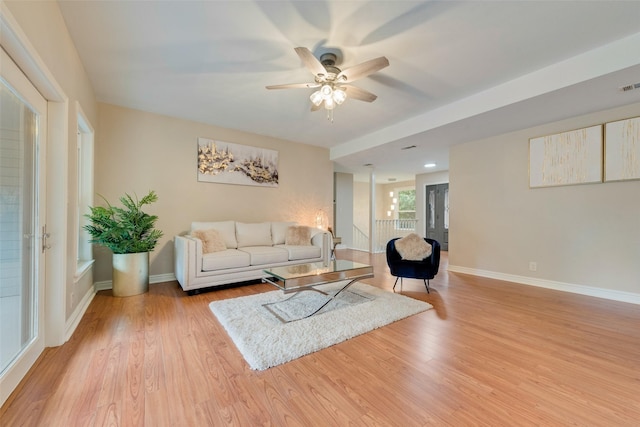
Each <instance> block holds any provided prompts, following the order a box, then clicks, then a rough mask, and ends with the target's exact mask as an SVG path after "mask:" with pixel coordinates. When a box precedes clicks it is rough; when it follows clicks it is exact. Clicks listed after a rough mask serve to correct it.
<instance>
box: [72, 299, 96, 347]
mask: <svg viewBox="0 0 640 427" xmlns="http://www.w3.org/2000/svg"><path fill="white" fill-rule="evenodd" d="M95 295H96V290H95V289H94V288H89V290H88V291H87V293H86V294H85V295H84V297H82V300H81V301H80V304H78V306H77V307H76V309H75V310H73V313H71V316H69V319H67V322H66V324H65V325H64V342H67V341H69V338H71V335H73V332H74V331H75V330H76V328H77V327H78V324H79V323H80V320H81V319H82V316H84V313H85V312H86V311H87V308H89V304H90V303H91V301H92V300H93V297H94V296H95Z"/></svg>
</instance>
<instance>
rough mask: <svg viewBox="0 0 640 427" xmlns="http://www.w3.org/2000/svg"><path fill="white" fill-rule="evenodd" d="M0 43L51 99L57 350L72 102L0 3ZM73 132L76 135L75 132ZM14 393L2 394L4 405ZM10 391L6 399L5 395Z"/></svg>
mask: <svg viewBox="0 0 640 427" xmlns="http://www.w3.org/2000/svg"><path fill="white" fill-rule="evenodd" d="M0 43H1V47H2V49H3V50H5V51H6V52H7V54H8V55H9V56H10V57H11V58H12V59H13V61H14V62H15V63H16V64H17V65H18V67H20V69H21V70H22V72H23V73H24V74H25V75H26V76H27V78H28V79H29V80H30V81H31V83H32V84H33V86H35V88H36V89H37V90H38V91H39V92H40V94H42V96H43V97H44V98H45V100H46V101H47V115H48V117H47V131H46V133H47V145H48V149H47V157H46V160H45V162H46V165H42V166H43V167H44V170H45V171H46V178H45V179H46V181H47V195H46V207H45V210H46V215H47V217H46V223H47V231H48V232H49V233H50V235H51V238H50V239H49V243H50V245H51V249H49V252H48V253H47V262H46V266H45V283H46V292H45V296H44V330H43V331H42V333H43V334H44V335H43V336H44V346H46V347H51V346H58V345H61V344H63V343H64V340H65V313H66V306H65V303H66V301H65V297H64V296H65V287H66V283H67V280H66V279H67V277H66V276H67V274H66V268H67V264H68V262H67V234H68V233H67V224H66V221H67V199H68V188H67V187H68V186H67V181H68V176H67V175H68V168H67V163H68V152H69V150H68V145H69V137H68V135H69V131H68V129H69V99H68V97H67V96H66V94H65V93H64V91H63V90H62V88H61V87H60V86H59V85H58V83H57V81H56V80H55V78H54V77H53V75H52V74H51V72H50V71H49V69H48V67H47V66H46V65H45V63H44V61H43V60H42V59H41V58H40V56H39V55H38V53H37V51H36V50H35V48H34V47H33V46H32V45H31V43H30V42H29V40H28V38H27V37H26V35H25V34H24V32H23V31H22V29H21V28H20V26H19V25H18V23H17V22H16V20H15V18H14V17H13V15H11V13H10V11H9V9H8V7H7V6H6V4H4V2H0ZM74 134H75V133H74ZM10 392H11V390H9V391H6V390H3V392H2V395H0V404H2V403H3V402H4V399H6V397H8V394H9V393H10ZM5 393H6V396H5Z"/></svg>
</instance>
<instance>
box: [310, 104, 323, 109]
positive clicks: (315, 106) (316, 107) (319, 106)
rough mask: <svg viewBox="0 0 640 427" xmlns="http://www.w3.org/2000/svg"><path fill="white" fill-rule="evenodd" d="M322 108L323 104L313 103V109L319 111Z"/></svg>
mask: <svg viewBox="0 0 640 427" xmlns="http://www.w3.org/2000/svg"><path fill="white" fill-rule="evenodd" d="M320 108H322V104H320V105H316V104H311V111H318V110H319V109H320Z"/></svg>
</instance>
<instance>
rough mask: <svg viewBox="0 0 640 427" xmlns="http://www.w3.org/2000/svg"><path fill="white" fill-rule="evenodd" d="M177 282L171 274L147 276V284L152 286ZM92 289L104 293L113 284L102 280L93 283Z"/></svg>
mask: <svg viewBox="0 0 640 427" xmlns="http://www.w3.org/2000/svg"><path fill="white" fill-rule="evenodd" d="M177 280H178V279H176V276H175V274H173V273H166V274H154V275H153V276H149V284H152V285H153V284H155V283H164V282H173V281H177ZM93 287H94V288H95V290H96V292H98V291H106V290H108V289H111V288H113V283H112V282H111V280H103V281H101V282H95V283H94V284H93Z"/></svg>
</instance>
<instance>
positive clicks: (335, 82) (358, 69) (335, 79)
mask: <svg viewBox="0 0 640 427" xmlns="http://www.w3.org/2000/svg"><path fill="white" fill-rule="evenodd" d="M295 51H296V53H297V54H298V56H299V57H300V59H301V60H302V62H303V64H304V65H305V66H306V67H307V68H308V69H309V70H310V71H311V72H312V73H313V75H314V81H313V82H310V83H289V84H283V85H272V86H267V89H300V88H318V90H316V91H315V92H313V93H312V94H311V96H310V97H309V99H310V100H311V111H317V110H319V109H320V108H321V107H322V106H323V105H324V108H325V109H326V110H327V119H329V120H331V121H332V122H333V109H334V108H335V107H336V105H340V104H342V103H343V102H344V101H345V100H346V99H347V96H348V97H349V98H353V99H357V100H359V101H365V102H373V101H375V100H376V98H377V96H376V95H374V94H373V93H371V92H368V91H366V90H364V89H360V88H357V87H355V86H351V85H350V83H352V82H354V81H356V80H358V79H361V78H364V77H367V76H368V75H370V74H373V73H375V72H377V71H379V70H381V69H383V68H384V67H386V66H388V65H389V60H388V59H387V58H385V57H384V56H381V57H379V58H376V59H371V60H369V61H366V62H363V63H361V64H358V65H354V66H353V67H349V68H347V69H345V70H340V68H338V67H337V66H336V61H337V59H338V55H337V54H336V53H334V52H326V53H323V54H321V55H320V59H317V58H316V57H315V56H314V55H313V53H311V51H310V50H309V49H307V48H306V47H296V48H295Z"/></svg>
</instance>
